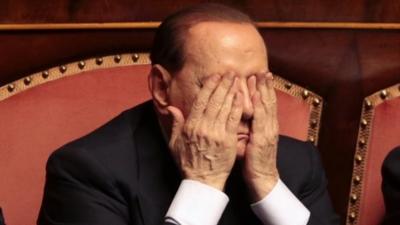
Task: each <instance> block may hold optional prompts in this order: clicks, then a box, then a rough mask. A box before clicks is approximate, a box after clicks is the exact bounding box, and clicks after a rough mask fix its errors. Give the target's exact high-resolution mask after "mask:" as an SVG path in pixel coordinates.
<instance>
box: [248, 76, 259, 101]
mask: <svg viewBox="0 0 400 225" xmlns="http://www.w3.org/2000/svg"><path fill="white" fill-rule="evenodd" d="M256 85H257V77H256V76H255V75H252V76H250V77H249V79H247V88H248V89H249V95H250V97H251V96H253V95H254V93H255V92H256V91H257V87H256Z"/></svg>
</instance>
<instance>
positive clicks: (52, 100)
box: [0, 65, 311, 225]
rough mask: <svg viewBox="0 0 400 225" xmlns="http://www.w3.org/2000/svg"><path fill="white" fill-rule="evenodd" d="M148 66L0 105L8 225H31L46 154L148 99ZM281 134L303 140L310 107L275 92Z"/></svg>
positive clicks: (72, 80) (61, 83)
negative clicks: (276, 94)
mask: <svg viewBox="0 0 400 225" xmlns="http://www.w3.org/2000/svg"><path fill="white" fill-rule="evenodd" d="M148 71H149V66H148V65H129V66H119V67H112V68H102V69H97V70H90V71H86V72H81V73H80V74H79V75H73V76H68V77H65V78H62V79H57V80H55V81H52V82H48V83H45V84H41V85H38V86H35V87H33V88H31V89H29V90H26V91H23V92H21V93H18V94H16V95H14V96H12V97H9V98H6V99H5V100H3V101H0V115H1V117H0V124H1V129H2V130H1V132H0V143H1V144H0V196H1V197H0V206H1V207H2V208H3V211H4V215H5V218H6V222H7V224H8V225H33V224H36V218H37V215H38V210H39V208H40V202H41V199H42V192H43V186H44V179H45V164H46V160H47V158H48V156H49V154H50V153H51V152H52V151H53V150H55V149H57V148H58V147H60V146H62V145H63V144H65V143H67V142H69V141H71V140H74V139H76V138H78V137H80V136H82V135H85V134H87V133H89V132H90V131H92V130H94V129H95V128H97V127H99V126H100V125H102V124H103V123H105V122H106V121H108V120H110V119H111V118H113V117H114V116H116V115H117V114H119V113H120V112H121V111H123V110H125V109H127V108H130V107H132V106H135V105H137V104H138V103H141V102H143V101H145V100H147V99H149V98H150V95H149V92H148V88H147V74H148ZM278 103H279V121H280V127H281V131H282V133H284V134H287V135H289V136H293V137H296V138H298V139H302V140H306V139H307V134H308V124H309V122H308V121H309V116H310V111H311V110H310V109H311V106H310V104H309V103H307V102H306V101H304V100H302V99H301V98H295V97H293V96H290V95H288V94H286V93H284V92H281V91H278Z"/></svg>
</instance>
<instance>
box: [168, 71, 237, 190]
mask: <svg viewBox="0 0 400 225" xmlns="http://www.w3.org/2000/svg"><path fill="white" fill-rule="evenodd" d="M242 98H243V97H242V94H241V93H240V92H238V91H237V78H236V77H235V75H234V74H233V73H228V74H225V75H224V76H222V77H221V76H219V75H214V76H211V77H210V78H208V79H207V80H206V82H205V84H204V86H203V87H202V89H201V90H200V91H199V93H198V95H197V97H196V100H195V102H194V103H193V106H192V109H191V111H190V114H189V115H188V117H187V118H186V120H185V118H184V117H183V115H182V112H181V111H180V110H179V109H178V108H176V107H173V106H168V111H169V112H170V114H171V115H172V116H173V119H174V121H173V125H172V131H171V138H170V142H169V147H170V150H171V151H172V155H173V157H174V159H175V161H176V162H177V164H178V165H179V167H180V169H181V171H182V173H183V175H184V177H185V178H186V179H191V180H197V181H200V182H202V183H204V184H207V185H210V186H212V187H215V188H217V189H219V190H222V189H223V188H224V186H225V182H226V180H227V178H228V176H229V174H230V172H231V170H232V167H233V164H234V162H235V159H236V148H237V128H238V125H239V123H240V119H241V115H242V110H243V109H242V101H243V100H242Z"/></svg>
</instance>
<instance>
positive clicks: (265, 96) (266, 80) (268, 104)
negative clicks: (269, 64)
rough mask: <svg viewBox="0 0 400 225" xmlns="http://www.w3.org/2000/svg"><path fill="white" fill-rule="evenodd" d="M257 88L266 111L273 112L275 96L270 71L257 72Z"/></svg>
mask: <svg viewBox="0 0 400 225" xmlns="http://www.w3.org/2000/svg"><path fill="white" fill-rule="evenodd" d="M257 90H258V91H259V92H260V95H261V102H262V103H263V105H264V107H265V111H266V112H267V113H270V112H273V111H274V108H276V96H275V90H274V87H273V80H272V73H270V72H268V73H259V74H257Z"/></svg>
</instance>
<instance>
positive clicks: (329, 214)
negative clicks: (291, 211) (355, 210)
mask: <svg viewBox="0 0 400 225" xmlns="http://www.w3.org/2000/svg"><path fill="white" fill-rule="evenodd" d="M309 145H310V146H311V148H312V151H310V158H311V164H312V171H311V178H310V179H309V182H308V184H307V185H306V186H305V188H304V190H303V191H302V193H301V195H300V200H301V202H302V203H303V204H304V205H305V206H306V207H307V208H308V210H310V213H311V216H310V219H309V221H308V223H307V224H308V225H338V224H340V220H339V217H338V216H337V215H336V213H335V211H334V209H333V207H332V203H331V201H330V197H329V194H328V190H327V183H328V182H327V179H326V177H325V173H324V168H323V166H322V163H321V160H320V157H319V154H318V150H317V149H316V148H315V147H314V146H313V145H312V144H311V143H310V144H309Z"/></svg>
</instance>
